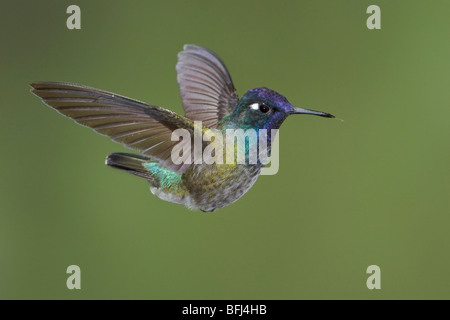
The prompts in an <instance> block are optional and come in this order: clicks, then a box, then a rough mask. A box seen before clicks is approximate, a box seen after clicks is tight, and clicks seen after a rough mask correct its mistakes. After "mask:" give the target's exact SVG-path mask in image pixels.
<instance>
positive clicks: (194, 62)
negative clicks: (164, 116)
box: [177, 45, 239, 128]
mask: <svg viewBox="0 0 450 320" xmlns="http://www.w3.org/2000/svg"><path fill="white" fill-rule="evenodd" d="M183 49H184V51H181V52H180V53H179V54H178V63H177V75H178V76H177V79H178V84H179V86H180V93H181V98H182V100H183V107H184V110H185V112H186V117H187V118H189V119H192V120H199V121H200V120H201V121H203V125H204V126H207V127H210V128H215V127H216V126H217V123H218V122H219V121H220V120H221V119H222V118H223V117H224V116H225V115H227V114H230V113H232V112H233V110H234V109H235V108H236V105H237V103H238V100H239V98H238V95H237V92H236V89H235V88H234V85H233V82H232V81H231V77H230V74H229V73H228V70H227V68H226V67H225V65H224V64H223V62H222V61H221V60H220V59H219V57H217V56H216V55H215V54H214V53H213V52H211V51H209V50H208V49H205V48H202V47H199V46H194V45H185V46H184V48H183Z"/></svg>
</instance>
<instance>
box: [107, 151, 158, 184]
mask: <svg viewBox="0 0 450 320" xmlns="http://www.w3.org/2000/svg"><path fill="white" fill-rule="evenodd" d="M147 162H149V159H148V158H146V157H143V156H140V155H137V154H131V153H111V154H110V155H109V156H107V157H106V161H105V164H106V165H108V166H110V167H113V168H116V169H121V170H124V171H126V172H128V173H131V174H134V175H136V176H138V177H141V178H144V179H147V180H149V181H150V182H151V181H152V180H153V177H152V176H151V174H150V172H149V171H148V170H147V169H146V168H145V166H144V165H145V163H147Z"/></svg>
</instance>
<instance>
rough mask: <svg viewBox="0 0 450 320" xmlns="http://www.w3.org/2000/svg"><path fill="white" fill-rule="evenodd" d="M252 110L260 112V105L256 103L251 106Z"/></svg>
mask: <svg viewBox="0 0 450 320" xmlns="http://www.w3.org/2000/svg"><path fill="white" fill-rule="evenodd" d="M250 108H251V109H253V110H259V103H258V102H255V103H252V104H251V105H250Z"/></svg>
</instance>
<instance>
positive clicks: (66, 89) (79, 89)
mask: <svg viewBox="0 0 450 320" xmlns="http://www.w3.org/2000/svg"><path fill="white" fill-rule="evenodd" d="M31 86H32V87H33V89H32V92H33V93H34V94H35V95H37V96H38V97H39V98H41V99H42V101H43V102H44V103H45V104H47V105H48V106H50V107H52V108H54V109H55V110H57V111H58V112H60V113H61V114H63V115H65V116H67V117H70V118H72V119H73V120H75V121H76V122H78V123H79V124H81V125H84V126H87V127H90V128H92V129H94V130H95V131H97V132H98V133H100V134H103V135H107V136H109V137H111V139H112V140H114V141H117V142H120V143H123V144H124V145H126V146H127V147H129V148H131V149H136V150H139V151H140V152H141V153H142V154H144V155H147V156H149V157H151V158H152V159H155V160H158V161H159V163H160V164H161V165H163V166H165V167H166V168H169V169H171V170H173V171H175V172H178V173H183V172H184V171H186V169H187V168H188V167H189V164H183V163H181V164H174V163H173V162H172V159H171V152H172V148H173V147H174V146H175V145H176V144H177V143H179V142H178V141H171V135H172V132H173V131H174V130H175V129H179V128H183V129H186V130H188V131H189V132H190V134H191V135H190V136H191V138H192V137H193V136H194V134H193V132H194V124H193V122H192V121H191V120H189V119H187V118H185V117H182V116H180V115H178V114H176V113H174V112H172V111H169V110H166V109H163V108H160V107H155V106H151V105H148V104H146V103H143V102H140V101H137V100H133V99H130V98H126V97H123V96H120V95H116V94H113V93H110V92H106V91H102V90H98V89H94V88H89V87H85V86H80V85H77V84H70V83H63V82H35V83H32V84H31ZM181 143H192V141H183V142H181Z"/></svg>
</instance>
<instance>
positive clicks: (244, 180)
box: [183, 164, 261, 211]
mask: <svg viewBox="0 0 450 320" xmlns="http://www.w3.org/2000/svg"><path fill="white" fill-rule="evenodd" d="M191 170H192V171H191ZM189 171H191V172H189V173H188V172H186V173H187V174H185V175H184V179H183V180H184V181H183V182H184V183H185V185H186V187H187V188H188V190H189V194H190V196H191V199H192V201H193V202H194V203H195V206H196V207H197V208H198V209H200V210H202V211H214V210H216V209H219V208H222V207H225V206H227V205H229V204H231V203H233V202H235V201H236V200H238V199H239V198H240V197H242V196H243V195H244V194H245V193H246V192H247V191H248V190H249V189H250V188H251V187H252V186H253V184H254V183H255V182H256V179H257V178H258V176H259V174H260V172H261V168H260V167H256V166H248V165H239V164H238V165H227V164H223V165H207V164H201V165H193V166H192V167H191V169H189Z"/></svg>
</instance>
